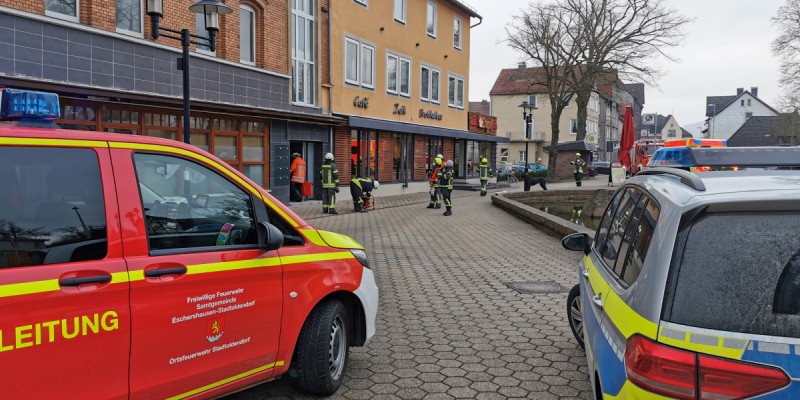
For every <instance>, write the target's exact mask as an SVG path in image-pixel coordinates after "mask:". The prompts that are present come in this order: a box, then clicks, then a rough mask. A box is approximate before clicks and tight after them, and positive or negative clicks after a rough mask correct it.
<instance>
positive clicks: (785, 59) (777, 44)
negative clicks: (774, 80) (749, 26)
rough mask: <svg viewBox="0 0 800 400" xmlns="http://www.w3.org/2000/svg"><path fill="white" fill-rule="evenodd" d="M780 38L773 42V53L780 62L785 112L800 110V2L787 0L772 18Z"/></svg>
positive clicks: (782, 98)
mask: <svg viewBox="0 0 800 400" xmlns="http://www.w3.org/2000/svg"><path fill="white" fill-rule="evenodd" d="M772 22H773V23H774V24H775V27H776V28H777V29H778V37H777V38H775V39H774V40H773V41H772V53H773V54H774V55H775V56H776V57H778V59H779V60H780V67H781V79H780V83H781V86H782V87H783V93H782V94H781V98H780V107H781V108H782V109H783V110H784V111H798V110H800V0H787V2H786V4H784V5H783V6H781V7H780V8H779V9H778V14H777V15H776V16H775V17H774V18H772Z"/></svg>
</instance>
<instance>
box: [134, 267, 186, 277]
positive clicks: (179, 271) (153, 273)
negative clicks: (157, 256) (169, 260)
mask: <svg viewBox="0 0 800 400" xmlns="http://www.w3.org/2000/svg"><path fill="white" fill-rule="evenodd" d="M186 271H187V270H186V267H183V266H180V267H171V268H156V269H149V270H146V271H144V276H145V277H148V278H158V277H160V276H164V275H185V274H186Z"/></svg>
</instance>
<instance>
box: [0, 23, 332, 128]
mask: <svg viewBox="0 0 800 400" xmlns="http://www.w3.org/2000/svg"><path fill="white" fill-rule="evenodd" d="M180 56H181V53H180V49H167V48H163V47H159V46H156V45H154V44H150V43H147V42H145V41H143V40H141V39H138V40H137V39H135V38H127V37H124V36H123V35H117V34H113V33H110V32H109V33H99V32H94V31H88V30H82V29H77V28H73V27H68V26H62V25H59V24H58V23H55V22H54V23H50V22H44V21H40V20H37V19H34V18H28V17H24V16H19V15H12V14H8V13H4V12H0V75H5V76H9V77H16V78H26V79H31V80H37V81H50V82H53V83H64V84H72V85H78V86H84V87H94V88H98V89H103V90H113V91H119V92H135V93H136V94H155V95H161V96H167V97H172V98H182V97H183V80H182V71H179V70H178V69H177V59H178V57H180ZM189 73H190V84H191V98H192V99H195V100H202V101H208V102H217V103H228V104H231V105H237V106H247V107H258V108H266V109H275V110H282V111H292V112H299V113H307V114H316V115H319V114H321V110H320V109H317V108H309V107H298V106H295V105H293V104H291V101H290V100H291V99H290V92H289V82H290V80H289V78H287V77H285V76H278V75H274V74H270V73H267V72H266V71H258V70H254V69H250V68H245V67H239V66H236V65H232V64H228V63H223V62H219V61H214V60H209V59H205V58H199V57H191V59H190V69H189Z"/></svg>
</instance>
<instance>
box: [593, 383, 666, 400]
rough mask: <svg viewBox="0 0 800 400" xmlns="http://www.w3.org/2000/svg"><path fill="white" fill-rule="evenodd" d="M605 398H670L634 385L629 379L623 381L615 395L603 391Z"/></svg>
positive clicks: (663, 399) (655, 399)
mask: <svg viewBox="0 0 800 400" xmlns="http://www.w3.org/2000/svg"><path fill="white" fill-rule="evenodd" d="M602 397H603V398H604V399H606V400H618V399H619V400H623V399H647V400H670V398H669V397H664V396H660V395H657V394H655V393H650V392H648V391H646V390H644V389H642V388H640V387H638V386H636V385H634V384H633V382H631V381H627V380H626V381H625V384H624V385H622V389H621V390H620V391H619V393H617V395H616V396H612V395H610V394H607V393H603V396H602Z"/></svg>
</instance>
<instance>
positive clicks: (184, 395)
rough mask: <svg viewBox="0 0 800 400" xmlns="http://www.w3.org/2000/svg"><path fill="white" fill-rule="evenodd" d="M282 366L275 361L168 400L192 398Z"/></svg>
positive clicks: (279, 362)
mask: <svg viewBox="0 0 800 400" xmlns="http://www.w3.org/2000/svg"><path fill="white" fill-rule="evenodd" d="M283 365H284V362H283V361H275V362H274V363H271V364H267V365H264V366H261V367H258V368H255V369H251V370H250V371H246V372H242V373H241V374H238V375H234V376H232V377H230V378H225V379H223V380H221V381H217V382H214V383H211V384H208V385H205V386H203V387H200V388H197V389H194V390H192V391H189V392H186V393H181V394H179V395H177V396H173V397H170V398H169V399H170V400H173V399H183V398H186V397H189V396H194V395H196V394H198V393H202V392H205V391H206V390H211V389H214V388H218V387H220V386H222V385H225V384H227V383H231V382H233V381H237V380H239V379H242V378H247V377H248V376H250V375H255V374H257V373H259V372H264V371H267V370H270V369H273V368H275V367H282V366H283Z"/></svg>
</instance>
